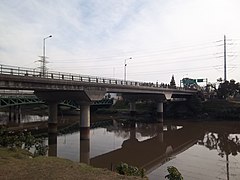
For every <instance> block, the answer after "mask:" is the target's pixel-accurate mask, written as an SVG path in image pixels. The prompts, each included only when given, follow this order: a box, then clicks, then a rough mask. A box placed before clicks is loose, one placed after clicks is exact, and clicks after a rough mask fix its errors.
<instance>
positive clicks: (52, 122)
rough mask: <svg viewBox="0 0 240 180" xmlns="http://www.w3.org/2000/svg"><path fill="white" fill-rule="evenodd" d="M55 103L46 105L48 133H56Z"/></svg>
mask: <svg viewBox="0 0 240 180" xmlns="http://www.w3.org/2000/svg"><path fill="white" fill-rule="evenodd" d="M57 105H58V103H57V102H51V103H48V111H49V112H48V113H49V117H48V133H57V123H58V120H57Z"/></svg>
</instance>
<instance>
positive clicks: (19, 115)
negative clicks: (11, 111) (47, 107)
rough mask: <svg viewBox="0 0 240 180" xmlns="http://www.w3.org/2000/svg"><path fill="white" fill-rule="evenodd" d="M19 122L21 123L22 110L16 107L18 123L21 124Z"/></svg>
mask: <svg viewBox="0 0 240 180" xmlns="http://www.w3.org/2000/svg"><path fill="white" fill-rule="evenodd" d="M21 121H22V108H21V106H20V105H19V106H18V123H19V124H21Z"/></svg>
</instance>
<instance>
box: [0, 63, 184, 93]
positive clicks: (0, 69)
mask: <svg viewBox="0 0 240 180" xmlns="http://www.w3.org/2000/svg"><path fill="white" fill-rule="evenodd" d="M0 74H5V75H13V76H26V77H34V78H46V79H53V80H54V79H56V80H67V81H81V82H90V83H101V84H115V85H129V86H146V87H158V88H171V89H185V88H181V87H170V86H169V85H166V84H163V83H161V84H159V83H156V84H154V83H151V82H149V83H148V82H136V81H124V80H120V79H112V78H103V77H96V76H86V75H81V74H72V73H64V72H55V71H47V72H45V73H44V74H43V73H42V72H41V71H40V70H38V69H31V68H22V67H16V66H8V65H0Z"/></svg>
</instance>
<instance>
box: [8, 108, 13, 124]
mask: <svg viewBox="0 0 240 180" xmlns="http://www.w3.org/2000/svg"><path fill="white" fill-rule="evenodd" d="M11 121H12V107H11V106H9V115H8V122H11Z"/></svg>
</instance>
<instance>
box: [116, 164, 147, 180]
mask: <svg viewBox="0 0 240 180" xmlns="http://www.w3.org/2000/svg"><path fill="white" fill-rule="evenodd" d="M116 171H117V173H119V174H121V175H127V176H140V177H142V178H143V177H145V171H144V169H138V168H137V167H135V166H129V165H128V164H127V163H120V164H119V165H117V167H116Z"/></svg>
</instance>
